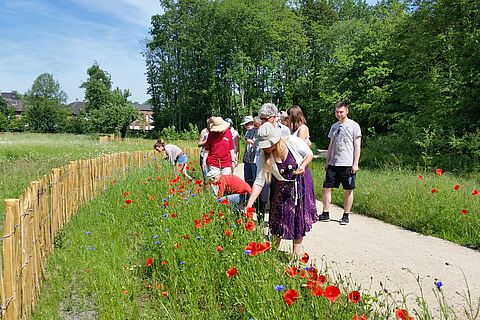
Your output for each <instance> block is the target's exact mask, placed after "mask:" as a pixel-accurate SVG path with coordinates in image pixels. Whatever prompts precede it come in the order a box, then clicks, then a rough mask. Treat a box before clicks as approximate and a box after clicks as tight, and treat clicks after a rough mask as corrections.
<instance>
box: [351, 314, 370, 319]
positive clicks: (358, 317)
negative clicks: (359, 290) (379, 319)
mask: <svg viewBox="0 0 480 320" xmlns="http://www.w3.org/2000/svg"><path fill="white" fill-rule="evenodd" d="M352 320H368V318H367V316H366V315H364V314H362V315H361V316H359V315H357V314H356V313H355V314H354V315H353V317H352Z"/></svg>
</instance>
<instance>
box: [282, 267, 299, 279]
mask: <svg viewBox="0 0 480 320" xmlns="http://www.w3.org/2000/svg"><path fill="white" fill-rule="evenodd" d="M285 273H286V274H288V275H289V276H290V277H295V276H296V275H297V274H298V269H297V267H295V266H291V267H287V269H285Z"/></svg>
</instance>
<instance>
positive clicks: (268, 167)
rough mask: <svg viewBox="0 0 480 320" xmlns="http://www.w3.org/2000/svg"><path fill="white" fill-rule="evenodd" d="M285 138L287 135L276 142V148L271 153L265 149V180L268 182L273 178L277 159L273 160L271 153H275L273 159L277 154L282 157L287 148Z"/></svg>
mask: <svg viewBox="0 0 480 320" xmlns="http://www.w3.org/2000/svg"><path fill="white" fill-rule="evenodd" d="M285 139H286V137H282V138H280V140H278V142H277V143H276V144H275V148H274V149H273V150H272V152H271V153H268V152H265V151H263V152H264V153H265V164H264V165H263V169H264V174H265V181H267V182H268V183H270V181H271V180H272V172H273V165H274V164H273V162H274V161H275V160H272V158H271V157H270V155H273V159H275V156H277V158H280V156H281V155H282V153H283V151H284V150H285V149H286V148H287V144H286V143H285Z"/></svg>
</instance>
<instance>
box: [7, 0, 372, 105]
mask: <svg viewBox="0 0 480 320" xmlns="http://www.w3.org/2000/svg"><path fill="white" fill-rule="evenodd" d="M367 2H368V3H376V2H377V0H367ZM161 12H162V9H161V7H160V4H159V1H158V0H0V43H1V44H0V91H2V92H10V91H12V90H16V91H18V92H19V93H25V92H26V91H28V90H29V89H30V88H31V87H32V84H33V82H34V81H35V79H36V78H37V77H38V76H39V75H40V74H42V73H50V74H52V75H53V76H54V78H55V80H57V81H58V82H59V84H60V86H61V87H62V90H63V91H65V92H66V93H67V95H68V100H67V102H73V101H75V100H76V99H78V100H83V98H84V90H83V89H80V88H79V86H80V85H81V83H82V82H84V81H85V80H87V78H88V76H87V69H88V68H89V67H90V66H91V65H92V64H93V63H94V62H95V61H96V62H97V63H98V64H99V66H100V68H102V69H103V70H105V71H107V72H108V73H109V74H110V75H111V77H112V81H113V87H114V88H115V87H119V88H120V89H122V90H123V89H129V90H130V91H131V93H132V96H131V97H130V99H131V100H132V101H137V102H144V101H145V100H147V99H148V98H149V96H148V95H147V93H146V91H147V82H146V77H145V71H146V68H145V62H144V59H143V56H142V55H141V51H142V50H143V45H142V42H143V41H144V40H145V39H146V38H147V37H148V30H149V27H150V18H151V16H152V15H154V14H159V13H161Z"/></svg>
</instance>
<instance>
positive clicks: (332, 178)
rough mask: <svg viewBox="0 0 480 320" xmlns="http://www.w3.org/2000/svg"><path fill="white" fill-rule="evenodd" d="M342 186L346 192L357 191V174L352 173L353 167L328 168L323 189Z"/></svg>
mask: <svg viewBox="0 0 480 320" xmlns="http://www.w3.org/2000/svg"><path fill="white" fill-rule="evenodd" d="M340 184H342V187H343V189H344V190H353V189H355V173H352V167H336V166H328V168H327V173H326V174H325V181H324V182H323V187H324V188H338V187H339V186H340Z"/></svg>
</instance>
